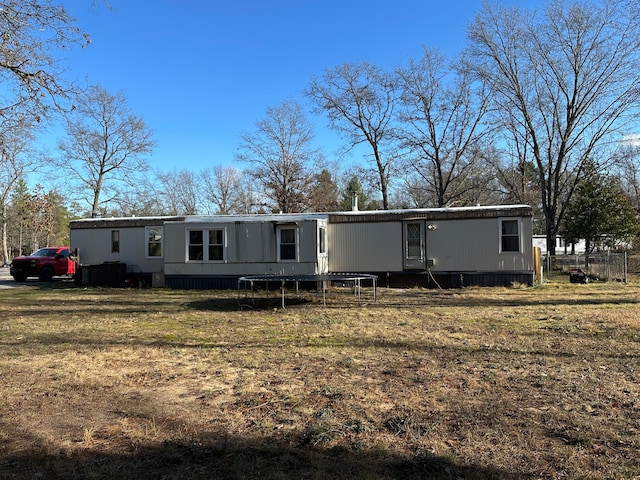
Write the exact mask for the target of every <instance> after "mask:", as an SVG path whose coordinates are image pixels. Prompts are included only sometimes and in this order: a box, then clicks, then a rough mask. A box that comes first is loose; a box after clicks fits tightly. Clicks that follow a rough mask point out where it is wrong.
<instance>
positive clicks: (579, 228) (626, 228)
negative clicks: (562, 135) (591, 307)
mask: <svg viewBox="0 0 640 480" xmlns="http://www.w3.org/2000/svg"><path fill="white" fill-rule="evenodd" d="M637 231H638V220H637V218H636V216H635V214H634V211H633V207H632V206H631V203H630V201H629V199H628V197H627V196H626V195H625V193H624V191H623V189H622V187H621V185H620V182H619V180H618V179H617V178H616V177H614V176H610V175H603V174H601V173H599V172H598V169H597V165H596V164H595V163H594V162H592V161H590V162H588V163H587V164H586V165H585V174H584V177H583V179H582V181H581V182H580V183H579V184H578V186H577V187H576V190H575V192H574V195H573V197H572V199H571V202H570V203H569V206H568V207H567V215H566V218H565V222H564V236H565V238H566V240H567V241H569V242H573V243H576V242H577V241H578V240H580V239H584V240H585V245H586V253H587V254H588V253H590V252H592V251H593V250H594V248H595V247H596V246H597V245H598V244H599V243H602V244H603V245H604V246H608V247H615V246H616V245H617V244H619V242H621V241H628V240H630V239H631V237H632V236H633V235H634V234H635V233H637ZM587 256H588V255H587ZM587 268H588V265H587Z"/></svg>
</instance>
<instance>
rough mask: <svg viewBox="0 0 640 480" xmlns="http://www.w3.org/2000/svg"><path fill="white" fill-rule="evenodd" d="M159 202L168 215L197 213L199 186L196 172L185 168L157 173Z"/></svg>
mask: <svg viewBox="0 0 640 480" xmlns="http://www.w3.org/2000/svg"><path fill="white" fill-rule="evenodd" d="M156 176H157V179H158V181H159V183H160V186H161V188H160V189H159V198H160V204H161V205H162V210H163V212H164V213H165V214H168V215H197V214H198V197H199V191H198V190H199V188H198V182H197V179H196V174H195V173H193V172H192V171H190V170H187V169H184V168H183V169H180V170H178V169H173V170H171V171H169V172H165V173H158V174H157V175H156Z"/></svg>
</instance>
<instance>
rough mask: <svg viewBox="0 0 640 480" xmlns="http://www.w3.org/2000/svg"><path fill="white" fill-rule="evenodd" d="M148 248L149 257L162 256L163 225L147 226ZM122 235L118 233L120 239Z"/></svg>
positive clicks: (147, 254)
mask: <svg viewBox="0 0 640 480" xmlns="http://www.w3.org/2000/svg"><path fill="white" fill-rule="evenodd" d="M144 231H145V238H146V239H147V240H146V248H145V250H146V251H145V253H146V256H147V257H148V258H156V257H162V237H163V228H162V227H145V229H144ZM119 237H120V235H119V234H118V240H119Z"/></svg>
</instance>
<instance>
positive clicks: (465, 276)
mask: <svg viewBox="0 0 640 480" xmlns="http://www.w3.org/2000/svg"><path fill="white" fill-rule="evenodd" d="M70 228H71V246H72V248H73V249H78V254H79V257H80V265H81V266H88V265H99V264H105V263H112V262H117V263H118V264H119V265H122V264H125V265H126V271H127V272H128V274H129V275H130V276H133V277H139V278H153V279H154V280H155V279H158V281H154V283H156V284H166V285H167V286H169V287H173V288H236V286H237V279H238V278H239V277H240V276H245V275H271V274H273V275H291V276H294V275H321V274H327V273H367V274H375V275H378V278H379V280H378V284H379V285H381V286H399V287H400V286H402V287H406V286H436V285H440V286H442V287H459V286H470V285H483V286H498V285H500V286H508V285H511V284H513V283H520V284H525V285H532V284H533V277H534V267H533V245H532V212H531V208H530V207H529V206H526V205H507V206H491V207H467V208H427V209H407V210H385V211H353V212H333V213H301V214H275V215H228V216H227V215H224V216H223V215H220V216H217V215H216V216H180V217H144V218H142V217H141V218H110V219H85V220H75V221H72V222H71V225H70Z"/></svg>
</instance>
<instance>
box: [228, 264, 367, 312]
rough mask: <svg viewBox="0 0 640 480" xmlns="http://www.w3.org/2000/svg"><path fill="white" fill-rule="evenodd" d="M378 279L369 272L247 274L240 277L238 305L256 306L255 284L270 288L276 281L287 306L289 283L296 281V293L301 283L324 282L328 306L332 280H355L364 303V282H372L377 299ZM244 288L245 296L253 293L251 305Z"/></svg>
mask: <svg viewBox="0 0 640 480" xmlns="http://www.w3.org/2000/svg"><path fill="white" fill-rule="evenodd" d="M377 281H378V276H377V275H371V274H367V273H323V274H315V275H311V274H304V275H277V274H274V275H245V276H243V277H240V278H238V305H239V306H247V307H253V306H255V286H256V284H259V283H263V284H265V285H266V288H267V290H268V289H269V283H276V284H279V285H280V291H281V299H282V308H286V306H285V303H286V302H285V297H286V289H285V285H286V284H287V283H295V286H296V293H298V291H299V285H300V283H310V282H316V283H322V287H321V290H322V305H323V306H325V307H326V306H327V291H328V290H329V288H328V285H330V284H331V283H332V282H353V285H354V287H353V288H354V294H355V296H356V299H357V301H358V303H359V304H360V305H362V304H363V303H362V283H363V282H371V289H372V294H373V301H374V302H375V301H376V284H377ZM243 290H244V293H245V295H244V298H245V299H246V298H247V291H249V292H250V295H251V297H250V298H251V305H249V304H248V303H246V302H245V303H242V301H241V292H242V291H243Z"/></svg>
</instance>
